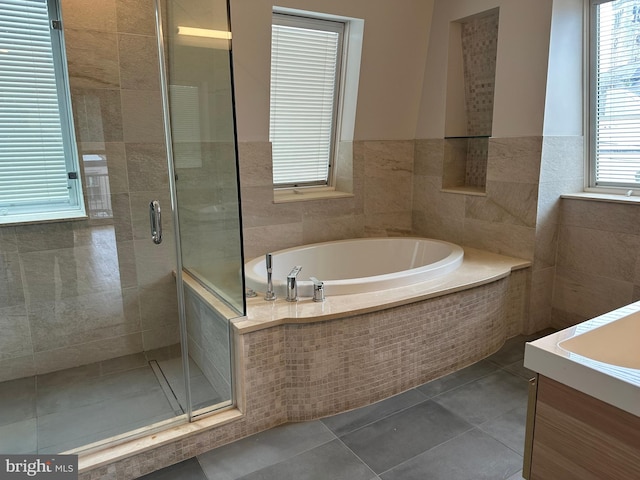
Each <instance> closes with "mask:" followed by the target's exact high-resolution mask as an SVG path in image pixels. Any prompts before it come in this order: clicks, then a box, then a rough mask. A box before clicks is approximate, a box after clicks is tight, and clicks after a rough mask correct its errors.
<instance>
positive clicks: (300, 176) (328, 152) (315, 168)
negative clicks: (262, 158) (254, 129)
mask: <svg viewBox="0 0 640 480" xmlns="http://www.w3.org/2000/svg"><path fill="white" fill-rule="evenodd" d="M344 28H345V24H344V23H342V22H337V21H329V20H322V19H315V18H306V17H300V16H295V15H288V14H287V15H285V14H280V13H274V14H273V25H272V38H271V118H270V125H269V140H270V141H271V142H272V152H273V183H274V185H275V186H276V187H298V186H313V185H329V184H330V183H331V168H332V166H333V157H334V155H335V145H336V131H337V127H336V118H337V111H338V92H339V80H340V66H341V62H342V60H341V59H342V44H343V36H344Z"/></svg>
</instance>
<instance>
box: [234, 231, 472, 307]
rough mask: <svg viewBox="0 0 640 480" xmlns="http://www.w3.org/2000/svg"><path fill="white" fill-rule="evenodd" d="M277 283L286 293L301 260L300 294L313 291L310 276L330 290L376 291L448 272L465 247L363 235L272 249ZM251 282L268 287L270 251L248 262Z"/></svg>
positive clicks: (279, 292) (281, 292)
mask: <svg viewBox="0 0 640 480" xmlns="http://www.w3.org/2000/svg"><path fill="white" fill-rule="evenodd" d="M272 255H273V286H274V290H275V292H276V294H277V295H278V297H279V298H283V297H285V296H286V278H287V274H288V273H289V272H290V271H291V269H292V268H293V267H294V266H296V265H300V266H302V271H301V272H300V274H299V275H298V296H299V297H311V296H313V283H312V282H311V281H310V280H309V278H310V277H316V278H317V279H318V280H320V281H322V282H324V290H325V295H326V296H327V297H329V296H332V295H348V294H354V293H363V292H375V291H379V290H386V289H389V288H396V287H402V286H406V285H412V284H414V283H419V282H424V281H427V280H431V279H434V278H437V277H439V276H442V275H445V274H447V273H449V272H452V271H454V270H455V269H456V268H458V267H459V266H460V265H461V264H462V259H463V256H464V252H463V250H462V248H461V247H459V246H458V245H454V244H453V243H448V242H442V241H439V240H431V239H427V238H361V239H354V240H341V241H335V242H325V243H316V244H312V245H304V246H301V247H295V248H288V249H286V250H279V251H277V252H273V253H272ZM245 279H246V286H247V288H251V289H253V290H255V291H257V292H261V293H264V292H265V291H266V290H267V270H266V265H265V257H258V258H255V259H253V260H251V261H250V262H248V263H247V264H246V265H245Z"/></svg>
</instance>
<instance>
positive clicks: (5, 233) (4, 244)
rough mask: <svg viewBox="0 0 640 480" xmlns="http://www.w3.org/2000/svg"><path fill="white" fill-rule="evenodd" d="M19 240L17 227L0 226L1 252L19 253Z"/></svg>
mask: <svg viewBox="0 0 640 480" xmlns="http://www.w3.org/2000/svg"><path fill="white" fill-rule="evenodd" d="M17 252H18V241H17V239H16V229H15V227H0V253H17Z"/></svg>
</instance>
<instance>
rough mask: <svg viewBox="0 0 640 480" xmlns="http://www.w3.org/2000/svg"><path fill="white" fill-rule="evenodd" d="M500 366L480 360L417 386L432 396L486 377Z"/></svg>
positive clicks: (428, 395) (425, 393)
mask: <svg viewBox="0 0 640 480" xmlns="http://www.w3.org/2000/svg"><path fill="white" fill-rule="evenodd" d="M498 368H499V367H498V366H497V365H495V364H493V363H490V362H487V361H485V360H480V361H479V362H476V363H474V364H473V365H470V366H468V367H466V368H463V369H462V370H458V371H457V372H453V373H451V374H449V375H446V376H444V377H441V378H438V379H436V380H432V381H431V382H428V383H425V384H424V385H421V386H419V387H417V390H419V391H420V392H422V393H423V394H424V395H426V396H427V397H429V398H431V397H434V396H436V395H439V394H441V393H444V392H447V391H449V390H452V389H454V388H457V387H459V386H461V385H464V384H466V383H469V382H471V381H473V380H477V379H478V378H481V377H486V376H487V375H489V374H491V373H493V372H495V371H497V370H498Z"/></svg>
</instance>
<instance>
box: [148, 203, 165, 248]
mask: <svg viewBox="0 0 640 480" xmlns="http://www.w3.org/2000/svg"><path fill="white" fill-rule="evenodd" d="M149 223H150V224H151V239H152V240H153V243H155V244H156V245H160V244H161V243H162V214H161V212H160V202H158V200H153V201H152V202H151V203H150V204H149Z"/></svg>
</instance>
